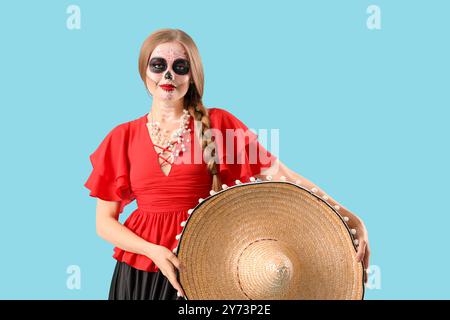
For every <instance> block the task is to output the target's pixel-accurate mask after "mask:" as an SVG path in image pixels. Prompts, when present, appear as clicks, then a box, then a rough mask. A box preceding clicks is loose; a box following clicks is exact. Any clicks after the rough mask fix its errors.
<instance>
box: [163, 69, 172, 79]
mask: <svg viewBox="0 0 450 320" xmlns="http://www.w3.org/2000/svg"><path fill="white" fill-rule="evenodd" d="M164 78H165V79H169V80H172V74H171V73H170V71H167V72H166V74H165V75H164Z"/></svg>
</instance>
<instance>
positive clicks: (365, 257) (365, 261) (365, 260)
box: [364, 247, 370, 269]
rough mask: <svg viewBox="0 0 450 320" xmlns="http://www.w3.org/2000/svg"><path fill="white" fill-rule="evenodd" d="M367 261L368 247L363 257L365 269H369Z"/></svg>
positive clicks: (368, 255)
mask: <svg viewBox="0 0 450 320" xmlns="http://www.w3.org/2000/svg"><path fill="white" fill-rule="evenodd" d="M369 259H370V250H369V247H366V254H365V255H364V266H365V268H366V269H369Z"/></svg>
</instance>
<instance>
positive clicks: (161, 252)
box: [149, 245, 184, 297]
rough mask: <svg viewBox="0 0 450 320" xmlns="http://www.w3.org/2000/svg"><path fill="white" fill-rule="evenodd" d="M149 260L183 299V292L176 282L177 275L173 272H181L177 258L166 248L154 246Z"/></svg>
mask: <svg viewBox="0 0 450 320" xmlns="http://www.w3.org/2000/svg"><path fill="white" fill-rule="evenodd" d="M149 258H150V259H151V260H153V262H154V263H155V264H156V266H157V267H158V268H159V270H161V272H162V274H163V275H164V276H166V278H167V279H168V280H169V282H170V283H171V284H172V286H173V287H174V288H175V289H176V290H177V291H178V292H179V294H180V295H181V296H183V297H184V291H183V289H182V288H181V285H180V284H179V282H178V280H177V274H176V272H175V268H177V269H178V270H180V271H181V270H183V267H182V265H181V262H180V260H179V259H178V258H177V256H176V255H175V254H174V253H173V252H172V251H170V250H169V249H167V248H166V247H164V246H160V245H155V246H154V247H153V248H152V250H151V254H150V255H149Z"/></svg>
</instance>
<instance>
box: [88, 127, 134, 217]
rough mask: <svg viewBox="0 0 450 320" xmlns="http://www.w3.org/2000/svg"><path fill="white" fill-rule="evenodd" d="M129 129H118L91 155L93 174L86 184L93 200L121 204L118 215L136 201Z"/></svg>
mask: <svg viewBox="0 0 450 320" xmlns="http://www.w3.org/2000/svg"><path fill="white" fill-rule="evenodd" d="M128 127H129V124H128V123H124V124H121V125H118V126H116V127H115V128H114V129H112V130H111V131H110V132H109V133H108V134H107V135H106V137H105V138H104V139H103V141H102V142H101V143H100V145H99V146H98V148H97V149H96V150H95V151H94V152H93V153H92V154H91V155H90V156H89V159H90V162H91V164H92V172H91V174H90V175H89V177H88V179H87V181H86V182H85V184H84V186H85V187H86V188H88V189H89V190H90V193H89V195H90V196H91V197H96V198H100V199H102V200H106V201H119V202H120V208H119V213H122V212H123V209H124V207H125V206H126V205H127V204H129V203H130V202H132V201H133V200H134V199H135V196H134V194H133V192H132V190H131V186H130V180H129V161H128V152H127V150H128V136H129V130H128V129H129V128H128Z"/></svg>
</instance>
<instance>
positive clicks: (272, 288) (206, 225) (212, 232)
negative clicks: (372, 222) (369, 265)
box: [177, 181, 364, 300]
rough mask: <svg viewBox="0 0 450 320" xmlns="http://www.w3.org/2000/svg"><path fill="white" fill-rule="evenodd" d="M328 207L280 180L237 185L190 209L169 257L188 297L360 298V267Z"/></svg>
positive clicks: (339, 218) (342, 222)
mask: <svg viewBox="0 0 450 320" xmlns="http://www.w3.org/2000/svg"><path fill="white" fill-rule="evenodd" d="M356 251H357V248H356V246H355V243H354V238H353V235H352V233H351V231H350V229H349V227H348V226H347V224H346V221H345V220H344V218H343V217H342V216H341V215H340V214H339V212H338V210H336V208H333V207H332V206H331V205H330V204H328V202H327V201H326V200H324V199H323V198H322V197H320V196H319V195H317V194H315V193H314V192H312V191H310V190H307V189H305V188H303V187H302V186H300V185H297V184H295V183H291V182H287V181H263V182H254V183H239V184H236V185H235V186H231V187H227V188H226V189H225V190H222V191H220V192H218V193H215V194H213V195H211V196H210V197H208V198H206V199H200V203H199V204H198V205H197V206H196V207H195V208H193V209H191V211H190V216H189V218H188V220H187V221H186V223H185V225H184V229H183V232H182V233H181V235H180V237H179V244H178V251H177V255H178V258H179V259H180V261H181V262H182V263H183V264H184V265H185V266H186V270H185V271H181V272H180V284H181V285H182V287H183V290H184V291H185V294H186V297H185V298H186V299H191V300H199V299H200V300H215V299H224V300H271V299H276V300H297V299H363V297H364V284H363V281H364V280H363V277H364V275H363V273H364V268H363V265H362V263H361V262H359V263H358V262H356Z"/></svg>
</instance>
